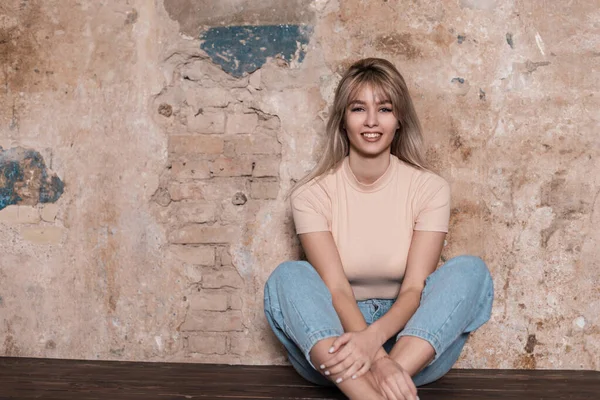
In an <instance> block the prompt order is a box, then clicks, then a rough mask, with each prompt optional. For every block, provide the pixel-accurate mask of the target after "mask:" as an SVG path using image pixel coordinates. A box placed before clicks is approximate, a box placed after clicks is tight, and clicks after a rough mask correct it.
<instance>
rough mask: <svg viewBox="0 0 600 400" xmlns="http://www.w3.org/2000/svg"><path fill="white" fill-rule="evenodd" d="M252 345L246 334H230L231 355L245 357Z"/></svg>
mask: <svg viewBox="0 0 600 400" xmlns="http://www.w3.org/2000/svg"><path fill="white" fill-rule="evenodd" d="M251 343H252V340H251V338H250V337H249V335H247V334H245V333H244V332H232V333H230V334H229V353H230V354H237V355H240V356H243V355H245V354H246V353H247V352H248V349H249V348H250V344H251Z"/></svg>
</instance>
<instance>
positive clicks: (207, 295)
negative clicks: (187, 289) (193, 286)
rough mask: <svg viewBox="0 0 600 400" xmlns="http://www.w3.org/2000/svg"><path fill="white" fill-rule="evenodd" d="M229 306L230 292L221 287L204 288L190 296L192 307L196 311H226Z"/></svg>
mask: <svg viewBox="0 0 600 400" xmlns="http://www.w3.org/2000/svg"><path fill="white" fill-rule="evenodd" d="M228 308H229V294H228V293H227V292H225V291H223V290H220V289H216V290H215V289H202V290H201V291H200V292H199V293H196V294H194V295H192V296H190V309H191V310H194V311H196V310H212V311H225V310H227V309H228ZM239 308H240V307H238V309H239Z"/></svg>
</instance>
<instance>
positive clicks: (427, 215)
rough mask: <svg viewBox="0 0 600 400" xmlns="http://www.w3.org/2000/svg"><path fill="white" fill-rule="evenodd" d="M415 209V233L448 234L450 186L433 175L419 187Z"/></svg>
mask: <svg viewBox="0 0 600 400" xmlns="http://www.w3.org/2000/svg"><path fill="white" fill-rule="evenodd" d="M415 199H416V204H415V208H416V210H417V215H416V218H415V227H414V229H415V230H417V231H436V232H448V225H449V222H450V185H448V182H446V181H445V180H444V179H443V178H441V177H439V176H437V175H433V174H432V176H430V177H428V179H426V180H425V182H424V183H423V184H422V185H421V186H420V187H419V190H418V193H417V194H416V197H415Z"/></svg>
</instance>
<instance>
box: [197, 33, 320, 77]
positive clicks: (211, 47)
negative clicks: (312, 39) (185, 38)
mask: <svg viewBox="0 0 600 400" xmlns="http://www.w3.org/2000/svg"><path fill="white" fill-rule="evenodd" d="M311 33H312V27H311V26H309V25H260V26H226V27H215V28H210V29H208V30H207V31H206V32H204V33H203V34H201V36H200V39H201V40H202V44H201V46H200V47H201V48H202V50H204V51H205V52H206V53H207V54H208V55H209V56H210V57H211V59H212V61H213V62H214V63H216V64H218V65H220V66H221V67H222V68H223V70H224V71H225V72H227V73H229V74H231V75H233V76H235V77H241V76H243V75H244V74H246V73H251V72H253V71H256V70H257V69H259V68H260V67H262V66H263V65H264V64H265V62H266V61H267V57H281V58H282V59H284V60H286V61H288V62H291V61H293V60H294V59H295V58H297V61H298V62H302V61H303V60H304V55H305V53H306V45H307V44H308V40H309V36H310V34H311Z"/></svg>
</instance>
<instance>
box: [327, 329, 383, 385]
mask: <svg viewBox="0 0 600 400" xmlns="http://www.w3.org/2000/svg"><path fill="white" fill-rule="evenodd" d="M379 347H381V346H379V345H377V340H376V338H375V337H374V335H373V334H372V333H371V331H370V330H368V329H364V330H362V331H360V332H346V333H344V334H343V335H342V336H339V337H338V338H337V339H336V340H335V341H334V342H333V345H332V346H331V348H330V349H329V353H332V354H335V356H333V357H332V358H331V359H329V360H327V361H326V362H325V363H323V364H321V366H320V367H321V370H324V371H325V375H335V374H340V373H343V375H342V376H340V377H339V378H338V379H337V380H336V383H340V382H342V381H345V380H346V379H350V378H352V379H356V378H358V377H360V376H362V375H363V374H365V373H366V372H367V371H368V370H369V369H370V368H371V363H372V361H373V358H374V357H375V354H376V353H377V350H378V349H379ZM336 353H337V354H336Z"/></svg>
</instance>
